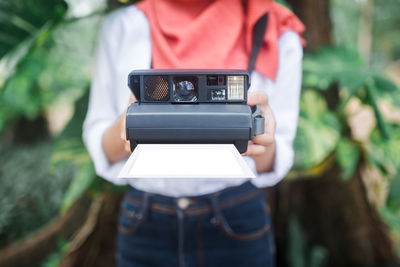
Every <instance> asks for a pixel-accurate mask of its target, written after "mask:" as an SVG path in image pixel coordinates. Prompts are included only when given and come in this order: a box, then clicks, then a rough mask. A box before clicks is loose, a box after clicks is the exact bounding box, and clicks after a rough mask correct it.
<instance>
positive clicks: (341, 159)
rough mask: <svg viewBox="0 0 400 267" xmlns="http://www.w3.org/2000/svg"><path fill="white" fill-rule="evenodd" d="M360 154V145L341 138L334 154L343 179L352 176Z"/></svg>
mask: <svg viewBox="0 0 400 267" xmlns="http://www.w3.org/2000/svg"><path fill="white" fill-rule="evenodd" d="M360 155H361V149H360V146H359V145H357V144H356V143H354V142H352V141H350V140H348V139H346V138H341V139H340V141H339V144H338V147H337V150H336V156H337V160H338V163H339V165H340V167H341V168H342V174H341V177H342V179H343V180H348V179H350V178H351V177H352V176H353V173H354V171H355V170H356V167H357V164H358V163H359V160H360Z"/></svg>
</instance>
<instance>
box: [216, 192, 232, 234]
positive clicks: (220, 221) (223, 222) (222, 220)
mask: <svg viewBox="0 0 400 267" xmlns="http://www.w3.org/2000/svg"><path fill="white" fill-rule="evenodd" d="M218 196H219V193H216V194H213V195H211V196H210V200H211V207H212V209H213V212H214V217H213V218H211V221H210V222H211V223H212V224H215V225H219V224H220V225H221V226H222V227H223V228H224V229H225V231H227V232H228V233H233V230H232V228H231V227H230V226H229V224H228V223H227V222H226V220H225V218H224V216H222V213H221V209H220V207H219V204H218Z"/></svg>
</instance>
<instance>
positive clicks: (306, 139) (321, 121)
mask: <svg viewBox="0 0 400 267" xmlns="http://www.w3.org/2000/svg"><path fill="white" fill-rule="evenodd" d="M339 137H340V123H339V121H338V118H337V117H336V116H335V115H334V114H333V113H332V112H331V111H329V110H328V108H327V106H326V103H325V100H324V99H323V98H322V96H320V95H319V94H318V93H317V92H315V91H312V90H306V91H303V93H302V96H301V100H300V117H299V125H298V129H297V135H296V139H295V141H294V148H295V167H296V168H311V167H313V166H315V165H317V164H319V163H320V162H322V161H323V160H324V159H325V158H326V157H328V155H330V154H331V153H332V152H333V151H334V150H335V148H336V146H337V142H338V141H339Z"/></svg>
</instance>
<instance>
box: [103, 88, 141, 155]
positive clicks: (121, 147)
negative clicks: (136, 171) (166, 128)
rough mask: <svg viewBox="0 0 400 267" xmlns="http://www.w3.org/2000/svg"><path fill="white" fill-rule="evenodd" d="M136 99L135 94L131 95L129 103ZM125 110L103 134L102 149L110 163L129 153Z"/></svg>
mask: <svg viewBox="0 0 400 267" xmlns="http://www.w3.org/2000/svg"><path fill="white" fill-rule="evenodd" d="M136 101H137V100H136V98H135V96H134V95H131V97H130V99H129V104H131V103H132V102H136ZM126 112H127V110H126V111H125V112H124V113H123V114H121V116H119V117H118V118H117V120H116V121H115V122H114V123H113V124H112V125H111V126H110V127H109V128H108V129H107V130H106V131H105V133H104V135H103V140H102V144H103V149H104V152H105V154H106V156H107V159H108V161H109V162H110V163H114V162H117V161H120V160H122V159H124V158H126V157H128V156H129V155H130V153H131V146H130V142H129V141H128V140H126V129H125V128H126Z"/></svg>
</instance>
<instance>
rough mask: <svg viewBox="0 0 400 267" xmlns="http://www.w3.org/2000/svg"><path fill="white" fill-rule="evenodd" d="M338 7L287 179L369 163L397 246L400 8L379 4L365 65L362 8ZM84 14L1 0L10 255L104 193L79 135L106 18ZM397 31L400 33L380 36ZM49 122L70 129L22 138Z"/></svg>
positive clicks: (339, 1) (1, 186) (316, 255)
mask: <svg viewBox="0 0 400 267" xmlns="http://www.w3.org/2000/svg"><path fill="white" fill-rule="evenodd" d="M84 2H85V1H84ZM88 2H90V1H88ZM331 2H332V8H333V18H334V26H335V28H334V29H335V39H336V42H337V46H335V47H322V48H320V50H318V51H316V52H314V53H307V54H306V55H305V58H304V63H303V68H304V72H303V93H302V97H301V110H300V118H299V128H298V134H297V138H296V140H295V148H296V156H295V166H294V168H293V170H292V171H291V173H290V174H289V175H288V178H290V179H301V178H303V177H308V178H309V177H313V176H316V175H317V174H321V173H323V172H324V171H325V170H327V169H328V168H329V167H331V166H332V165H333V164H339V166H340V167H341V168H342V178H343V179H351V177H352V176H353V174H354V171H355V170H356V168H357V167H358V166H359V165H360V164H361V165H363V166H364V167H366V168H367V167H368V168H372V169H374V170H377V173H378V175H379V177H381V178H382V180H383V181H384V182H383V183H384V184H386V185H387V188H388V190H386V191H387V192H386V193H385V196H384V197H383V200H382V201H381V202H379V203H378V204H379V205H378V207H379V208H380V210H381V214H382V217H383V218H384V219H385V220H386V221H387V222H388V223H389V224H390V226H391V227H392V229H393V234H394V237H396V238H397V239H398V240H399V239H400V215H399V213H400V152H399V149H398V148H399V147H400V122H399V120H396V119H393V118H391V117H390V116H387V114H385V113H384V112H383V110H384V109H385V108H386V109H389V110H398V109H399V108H400V91H399V88H398V87H397V86H396V85H395V83H394V82H393V81H391V80H390V79H388V78H387V77H386V76H385V75H384V72H383V69H382V66H385V65H386V64H387V63H388V62H389V61H390V60H393V59H397V60H398V59H399V56H400V32H399V31H397V32H395V27H394V26H393V25H398V23H399V17H398V14H397V13H396V12H395V10H396V8H397V10H399V3H398V2H396V1H395V0H391V1H388V0H385V1H383V0H376V1H375V9H376V11H377V15H376V16H375V17H374V23H375V25H376V28H374V30H373V33H372V34H373V36H374V38H375V39H376V40H377V41H376V42H374V43H373V51H372V52H371V53H372V57H371V58H372V59H371V61H370V62H369V63H368V64H367V63H364V59H363V57H362V56H361V55H360V53H359V51H358V49H357V48H356V47H357V40H356V39H354V38H356V37H355V36H357V29H358V18H359V16H360V7H359V3H358V2H359V1H347V0H335V1H331ZM389 2H390V3H389ZM74 5H77V2H76V1H75V2H74V1H69V2H66V1H63V0H52V1H48V0H41V1H28V0H25V1H20V0H19V1H5V0H0V28H1V29H2V30H1V32H0V59H1V61H0V101H1V105H0V133H1V142H0V144H1V145H0V162H1V166H0V177H1V180H0V192H1V195H2V198H1V199H0V211H1V212H0V246H2V245H5V244H7V243H10V242H12V241H14V240H16V239H18V238H21V237H22V236H24V235H26V234H28V233H30V232H32V231H34V230H35V229H37V228H38V227H40V226H41V225H43V224H44V223H45V222H46V221H48V220H50V219H51V218H52V217H53V216H55V215H56V214H57V213H58V212H61V213H63V212H65V211H66V210H68V208H69V207H70V206H71V205H72V203H73V202H74V201H75V200H76V199H77V198H78V197H79V196H80V195H81V194H82V193H84V192H87V191H91V192H98V191H102V190H104V188H105V184H106V183H105V182H104V181H103V180H101V179H97V178H96V175H95V172H94V168H93V166H92V163H91V161H90V157H89V155H88V154H87V152H86V150H85V148H84V146H83V143H82V140H81V125H82V122H83V119H84V115H85V113H86V108H87V97H88V88H89V83H90V73H91V59H92V55H93V50H94V49H93V48H94V45H95V40H96V39H95V38H96V31H97V27H98V22H99V18H100V17H101V14H102V13H103V12H106V10H102V9H100V10H99V9H97V10H96V9H94V10H92V11H91V12H89V13H87V14H86V15H85V16H84V17H75V16H74V15H73V14H71V13H69V11H70V10H71V9H73V6H74ZM390 6H391V7H392V8H390ZM27 10H29V12H27ZM337 10H340V11H341V12H340V13H339V12H337ZM379 14H380V15H379ZM382 14H386V19H385V20H384V19H382V16H383V15H382ZM395 14H397V15H395ZM351 22H352V23H351ZM348 25H353V26H352V27H348ZM387 28H393V31H394V33H395V34H391V35H389V34H388V33H386V31H383V30H382V29H387ZM375 39H374V40H375ZM388 40H389V41H388ZM388 43H390V45H388ZM381 48H384V49H383V50H382V49H381ZM374 51H378V52H374ZM381 51H383V52H381ZM66 106H67V107H71V106H72V107H73V110H74V112H68V109H65V108H64V107H66ZM361 110H367V111H368V112H367V113H368V114H369V115H368V116H367V117H366V118H365V119H364V120H366V121H367V122H368V121H371V122H372V123H371V126H370V127H369V128H368V129H367V130H366V133H364V134H361V136H360V134H358V131H357V130H358V129H359V128H360V127H361V128H363V127H364V126H365V125H364V124H365V123H366V121H363V120H362V121H357V119H356V122H354V120H355V119H354V118H355V114H356V113H359V112H360V111H361ZM40 117H45V118H47V120H48V121H49V124H50V126H51V125H52V124H54V123H55V122H57V121H58V120H61V118H63V120H66V121H67V122H68V123H66V125H65V127H64V128H63V129H62V130H60V129H55V130H52V132H51V135H49V136H48V137H46V138H41V139H40V140H39V141H37V140H36V141H34V142H23V141H21V140H17V139H16V138H15V132H16V131H21V130H22V131H29V130H30V129H25V128H22V129H21V127H20V126H19V125H20V124H19V122H20V121H28V122H32V123H34V122H35V120H36V119H38V118H40ZM54 118H55V119H54ZM25 125H29V123H28V124H25ZM50 128H51V127H50ZM107 187H109V185H107ZM32 221H35V223H34V224H31V223H30V222H32ZM27 225H29V227H28V226H27ZM290 227H291V228H290V229H291V232H292V233H293V238H294V239H293V242H292V244H293V247H292V250H291V251H294V252H293V253H295V254H296V253H300V254H304V253H303V252H301V242H302V241H301V240H302V238H304V237H303V236H302V233H301V229H300V228H299V225H298V223H297V222H296V219H293V220H292V222H291V224H290ZM299 240H300V241H299ZM299 244H300V245H299ZM63 247H65V245H63ZM296 251H297V252H296ZM299 251H300V252H299ZM323 255H324V250H323V248H319V247H318V248H315V249H314V250H312V251H311V252H310V255H309V256H308V255H306V256H304V258H303V259H304V264H303V265H296V266H320V264H319V262H322V261H323ZM50 261H51V260H50ZM307 263H308V264H307ZM309 264H310V265H309ZM293 266H295V265H293Z"/></svg>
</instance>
